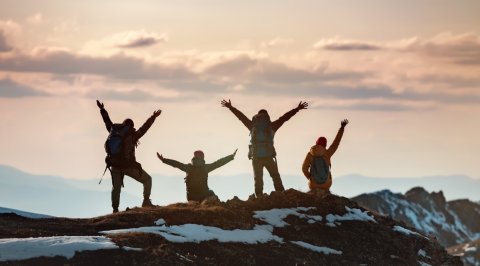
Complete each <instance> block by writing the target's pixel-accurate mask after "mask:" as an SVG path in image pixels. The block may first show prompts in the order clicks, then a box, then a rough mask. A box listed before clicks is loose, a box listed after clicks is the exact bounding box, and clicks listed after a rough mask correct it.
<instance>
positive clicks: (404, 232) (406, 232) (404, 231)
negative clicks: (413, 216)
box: [393, 225, 428, 239]
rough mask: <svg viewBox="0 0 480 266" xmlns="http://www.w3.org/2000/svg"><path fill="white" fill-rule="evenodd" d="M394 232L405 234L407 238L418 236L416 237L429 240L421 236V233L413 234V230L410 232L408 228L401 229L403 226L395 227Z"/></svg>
mask: <svg viewBox="0 0 480 266" xmlns="http://www.w3.org/2000/svg"><path fill="white" fill-rule="evenodd" d="M393 231H395V232H399V233H401V234H404V235H407V236H408V235H416V236H420V237H423V238H425V239H428V238H427V237H426V236H423V235H421V234H419V233H417V232H413V231H412V230H408V229H407V228H404V227H401V226H399V225H395V226H394V227H393Z"/></svg>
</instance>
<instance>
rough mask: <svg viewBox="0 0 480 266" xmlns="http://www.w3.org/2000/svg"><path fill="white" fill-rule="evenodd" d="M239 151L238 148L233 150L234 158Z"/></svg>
mask: <svg viewBox="0 0 480 266" xmlns="http://www.w3.org/2000/svg"><path fill="white" fill-rule="evenodd" d="M237 151H238V149H236V150H235V151H234V152H233V154H232V155H233V158H235V155H237Z"/></svg>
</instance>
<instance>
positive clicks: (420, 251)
mask: <svg viewBox="0 0 480 266" xmlns="http://www.w3.org/2000/svg"><path fill="white" fill-rule="evenodd" d="M417 255H418V256H420V257H424V258H427V259H430V258H431V257H430V256H428V255H427V252H426V251H425V250H423V249H419V250H418V253H417Z"/></svg>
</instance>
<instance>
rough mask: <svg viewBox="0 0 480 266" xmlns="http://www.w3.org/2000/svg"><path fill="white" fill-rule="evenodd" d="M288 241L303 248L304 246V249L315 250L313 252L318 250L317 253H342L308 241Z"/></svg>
mask: <svg viewBox="0 0 480 266" xmlns="http://www.w3.org/2000/svg"><path fill="white" fill-rule="evenodd" d="M290 242H291V243H293V244H295V245H298V246H301V247H303V248H306V249H309V250H312V251H315V252H318V253H323V254H325V255H330V254H334V255H342V254H343V252H342V251H338V250H335V249H331V248H328V247H319V246H315V245H312V244H309V243H306V242H303V241H290Z"/></svg>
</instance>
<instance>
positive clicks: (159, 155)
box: [157, 152, 163, 162]
mask: <svg viewBox="0 0 480 266" xmlns="http://www.w3.org/2000/svg"><path fill="white" fill-rule="evenodd" d="M157 157H158V159H160V161H162V162H163V155H162V154H160V153H158V152H157Z"/></svg>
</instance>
